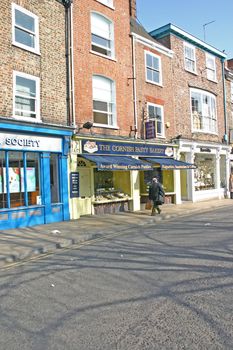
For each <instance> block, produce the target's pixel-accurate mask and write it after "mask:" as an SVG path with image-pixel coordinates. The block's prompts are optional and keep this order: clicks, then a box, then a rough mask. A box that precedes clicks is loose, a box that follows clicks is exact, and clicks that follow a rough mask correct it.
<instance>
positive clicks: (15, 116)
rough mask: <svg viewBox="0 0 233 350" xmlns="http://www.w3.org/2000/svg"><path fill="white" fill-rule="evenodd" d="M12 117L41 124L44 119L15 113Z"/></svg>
mask: <svg viewBox="0 0 233 350" xmlns="http://www.w3.org/2000/svg"><path fill="white" fill-rule="evenodd" d="M12 118H14V119H15V120H21V121H24V122H31V123H37V124H41V123H42V120H41V119H39V118H29V117H28V118H27V117H20V116H17V115H13V116H12Z"/></svg>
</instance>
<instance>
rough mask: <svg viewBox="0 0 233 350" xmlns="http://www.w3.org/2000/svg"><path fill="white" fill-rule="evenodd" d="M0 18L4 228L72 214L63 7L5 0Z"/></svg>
mask: <svg viewBox="0 0 233 350" xmlns="http://www.w3.org/2000/svg"><path fill="white" fill-rule="evenodd" d="M0 19H1V20H0V27H1V38H0V61H1V66H0V81H1V89H0V138H1V142H0V145H1V148H0V222H1V228H11V227H20V226H28V225H34V224H39V223H48V222H52V221H60V220H67V219H69V207H68V184H67V171H68V168H67V151H66V149H67V144H68V139H69V137H70V136H71V134H72V130H71V129H70V128H67V103H66V97H67V96H66V87H67V64H66V57H65V49H66V41H65V30H64V28H65V8H64V6H63V4H62V3H61V2H58V1H55V0H54V1H46V0H45V1H43V2H36V1H32V0H25V1H15V2H13V3H12V2H11V1H9V0H3V1H2V2H1V5H0ZM62 182H63V186H61V184H62Z"/></svg>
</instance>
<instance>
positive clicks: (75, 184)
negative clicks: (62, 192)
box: [70, 172, 79, 198]
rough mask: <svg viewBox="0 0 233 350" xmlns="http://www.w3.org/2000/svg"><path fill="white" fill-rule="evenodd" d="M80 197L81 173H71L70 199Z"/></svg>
mask: <svg viewBox="0 0 233 350" xmlns="http://www.w3.org/2000/svg"><path fill="white" fill-rule="evenodd" d="M76 197H79V173H78V172H72V173H70V198H76Z"/></svg>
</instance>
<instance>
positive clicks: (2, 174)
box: [0, 152, 7, 209]
mask: <svg viewBox="0 0 233 350" xmlns="http://www.w3.org/2000/svg"><path fill="white" fill-rule="evenodd" d="M5 189H6V162H5V152H0V208H1V209H3V208H7V195H6V191H5Z"/></svg>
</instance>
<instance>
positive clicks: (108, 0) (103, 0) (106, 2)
mask: <svg viewBox="0 0 233 350" xmlns="http://www.w3.org/2000/svg"><path fill="white" fill-rule="evenodd" d="M97 1H98V2H101V4H103V5H105V6H108V7H110V8H112V9H114V5H113V0H97Z"/></svg>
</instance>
